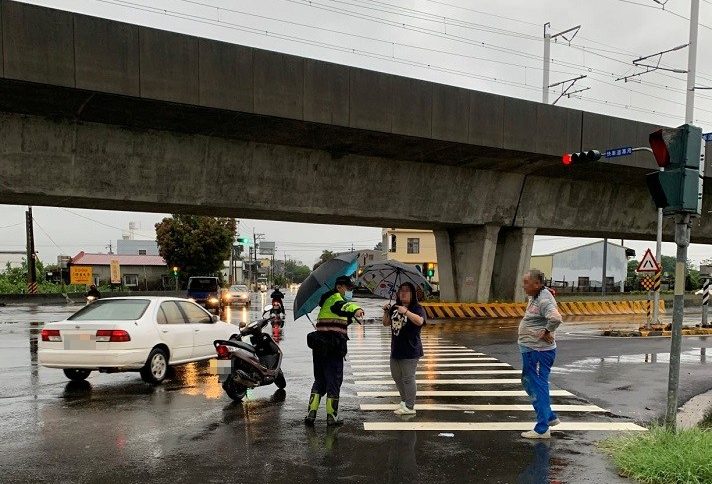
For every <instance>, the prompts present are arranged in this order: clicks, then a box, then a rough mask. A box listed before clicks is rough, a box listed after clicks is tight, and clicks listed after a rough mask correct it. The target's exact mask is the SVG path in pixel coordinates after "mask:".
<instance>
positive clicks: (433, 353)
mask: <svg viewBox="0 0 712 484" xmlns="http://www.w3.org/2000/svg"><path fill="white" fill-rule="evenodd" d="M424 354H425V356H426V357H439V356H487V355H485V354H484V353H477V352H476V351H472V350H470V351H459V352H450V351H444V352H439V351H424ZM348 355H350V356H351V357H363V358H376V357H384V356H389V357H390V355H391V352H390V351H379V352H377V353H359V352H352V351H349V353H348Z"/></svg>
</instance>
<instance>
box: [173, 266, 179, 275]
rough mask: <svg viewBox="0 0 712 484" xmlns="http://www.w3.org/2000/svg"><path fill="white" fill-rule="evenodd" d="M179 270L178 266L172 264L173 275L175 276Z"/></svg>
mask: <svg viewBox="0 0 712 484" xmlns="http://www.w3.org/2000/svg"><path fill="white" fill-rule="evenodd" d="M179 270H180V269H179V268H178V266H173V275H174V276H176V277H177V276H178V272H179Z"/></svg>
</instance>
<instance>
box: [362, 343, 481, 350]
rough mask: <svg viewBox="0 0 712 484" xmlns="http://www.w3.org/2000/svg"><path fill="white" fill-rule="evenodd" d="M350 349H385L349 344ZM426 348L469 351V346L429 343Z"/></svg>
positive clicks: (375, 346) (379, 346)
mask: <svg viewBox="0 0 712 484" xmlns="http://www.w3.org/2000/svg"><path fill="white" fill-rule="evenodd" d="M349 346H350V347H352V348H355V349H362V350H367V349H380V348H383V345H382V344H379V345H363V344H358V343H357V344H349ZM425 348H431V349H435V348H438V349H441V350H469V349H470V348H468V347H467V346H446V345H429V344H427V343H423V349H425Z"/></svg>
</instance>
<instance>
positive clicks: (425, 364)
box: [351, 363, 511, 368]
mask: <svg viewBox="0 0 712 484" xmlns="http://www.w3.org/2000/svg"><path fill="white" fill-rule="evenodd" d="M389 366H390V365H388V364H372V365H351V368H389ZM422 366H427V367H428V368H431V367H471V366H508V367H511V365H510V364H509V363H424V364H422Z"/></svg>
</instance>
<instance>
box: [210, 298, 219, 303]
mask: <svg viewBox="0 0 712 484" xmlns="http://www.w3.org/2000/svg"><path fill="white" fill-rule="evenodd" d="M208 302H209V303H212V304H215V303H217V302H218V298H216V297H211V298H210V299H208Z"/></svg>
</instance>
